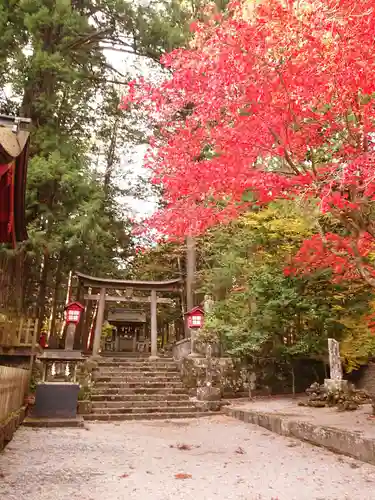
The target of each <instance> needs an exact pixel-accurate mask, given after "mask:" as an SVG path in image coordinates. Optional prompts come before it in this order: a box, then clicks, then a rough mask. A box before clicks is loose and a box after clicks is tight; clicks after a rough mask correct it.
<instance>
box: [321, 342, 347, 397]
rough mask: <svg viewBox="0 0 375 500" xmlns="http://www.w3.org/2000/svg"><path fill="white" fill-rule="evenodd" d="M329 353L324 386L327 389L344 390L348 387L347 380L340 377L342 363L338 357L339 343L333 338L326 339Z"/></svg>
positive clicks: (333, 390) (332, 390)
mask: <svg viewBox="0 0 375 500" xmlns="http://www.w3.org/2000/svg"><path fill="white" fill-rule="evenodd" d="M328 355H329V374H330V377H331V378H329V379H325V381H324V386H325V388H326V390H327V391H329V392H335V391H344V390H346V389H347V387H348V381H347V380H343V378H342V365H341V357H340V344H339V342H337V340H335V339H328Z"/></svg>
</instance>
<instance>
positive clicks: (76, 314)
mask: <svg viewBox="0 0 375 500" xmlns="http://www.w3.org/2000/svg"><path fill="white" fill-rule="evenodd" d="M83 310H84V306H83V305H82V304H80V303H79V302H70V304H68V305H67V306H66V307H65V320H66V322H67V323H68V324H69V323H74V324H75V325H77V324H78V323H79V320H80V319H81V314H82V311H83Z"/></svg>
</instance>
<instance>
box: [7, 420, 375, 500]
mask: <svg viewBox="0 0 375 500" xmlns="http://www.w3.org/2000/svg"><path fill="white" fill-rule="evenodd" d="M181 445H182V446H181ZM0 478H1V479H0V498H1V500H78V499H79V500H125V499H130V500H172V499H173V500H213V499H218V500H231V499H236V500H276V499H277V500H346V499H347V500H349V499H350V500H355V499H357V498H358V499H361V500H374V498H375V494H374V491H375V467H372V466H371V465H368V464H364V463H361V462H357V461H355V460H352V459H350V458H346V457H341V456H337V455H334V454H333V453H330V452H328V451H326V450H323V449H320V448H316V447H313V446H311V445H309V444H306V443H301V442H299V441H296V440H291V439H289V438H285V437H282V436H278V435H276V434H273V433H271V432H268V431H266V430H264V429H262V428H260V427H257V426H254V425H251V424H244V423H242V422H239V421H237V420H234V419H231V418H229V417H225V416H217V417H213V418H201V419H194V420H186V421H160V422H158V421H153V422H124V423H121V424H99V423H98V424H96V423H95V424H91V425H89V426H88V428H87V429H38V430H34V429H31V428H21V429H19V430H18V431H17V433H16V435H15V437H14V439H13V441H12V442H11V443H10V444H9V445H8V447H7V448H6V449H5V451H4V452H3V453H2V454H1V455H0Z"/></svg>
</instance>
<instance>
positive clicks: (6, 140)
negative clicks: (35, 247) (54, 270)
mask: <svg viewBox="0 0 375 500" xmlns="http://www.w3.org/2000/svg"><path fill="white" fill-rule="evenodd" d="M30 126H31V121H30V119H29V118H22V117H11V116H5V115H0V243H11V244H12V245H13V246H15V245H16V242H18V241H24V240H26V239H27V231H26V217H25V190H26V175H27V162H28V146H29V135H30Z"/></svg>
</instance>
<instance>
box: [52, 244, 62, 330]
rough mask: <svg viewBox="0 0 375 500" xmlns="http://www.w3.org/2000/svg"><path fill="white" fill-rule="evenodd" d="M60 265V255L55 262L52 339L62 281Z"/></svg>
mask: <svg viewBox="0 0 375 500" xmlns="http://www.w3.org/2000/svg"><path fill="white" fill-rule="evenodd" d="M62 265H63V258H62V254H61V253H60V255H59V256H58V260H57V268H56V275H55V288H54V290H53V301H52V313H51V329H50V337H54V336H55V333H56V317H57V305H58V303H59V295H60V286H61V281H62Z"/></svg>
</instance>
